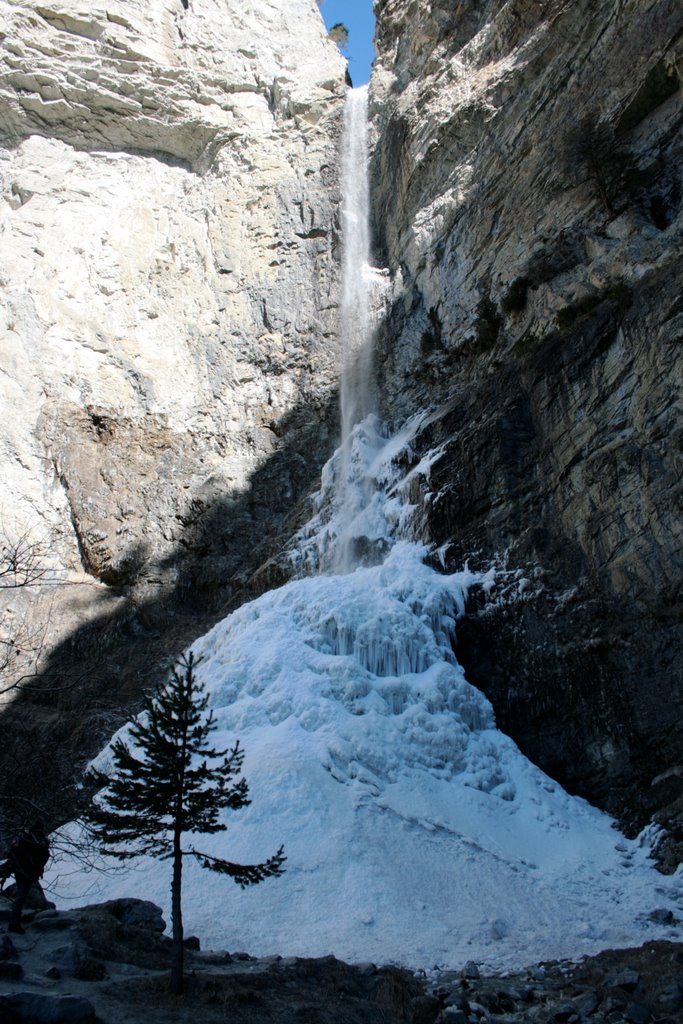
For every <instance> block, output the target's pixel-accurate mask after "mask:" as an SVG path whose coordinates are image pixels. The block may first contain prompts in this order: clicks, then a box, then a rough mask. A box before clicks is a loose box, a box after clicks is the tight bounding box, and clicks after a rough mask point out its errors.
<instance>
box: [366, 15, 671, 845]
mask: <svg viewBox="0 0 683 1024" xmlns="http://www.w3.org/2000/svg"><path fill="white" fill-rule="evenodd" d="M375 6H376V11H377V16H378V29H377V39H378V45H379V59H378V62H377V66H376V70H375V73H374V75H373V85H372V105H373V109H374V126H375V133H376V138H377V145H376V150H375V158H374V167H373V179H374V205H375V217H376V235H377V246H378V257H379V259H382V260H383V261H385V262H386V264H387V265H388V266H389V268H390V270H391V273H392V277H393V281H394V292H393V301H392V305H391V308H390V311H389V315H388V318H387V320H386V321H385V328H384V331H383V335H382V338H381V340H380V363H381V365H382V368H383V374H384V376H383V394H384V405H385V413H386V414H387V415H388V416H393V417H398V418H400V417H403V416H405V415H407V414H409V413H411V412H414V411H415V410H417V409H424V408H430V409H432V410H435V411H436V412H437V415H436V416H435V419H434V422H433V423H432V424H431V425H430V426H429V428H428V429H426V430H425V431H424V432H423V437H422V442H421V445H422V449H421V450H425V449H427V448H428V447H431V448H433V447H435V446H437V445H443V451H442V455H441V457H440V459H439V461H438V462H437V463H436V464H435V466H434V467H433V469H432V471H431V477H430V479H429V480H425V481H423V487H422V489H421V491H420V492H419V493H418V492H417V490H416V494H415V501H416V502H417V503H419V504H420V505H421V517H422V529H423V531H424V534H425V535H426V537H427V539H429V540H430V541H432V542H434V543H435V544H436V545H438V546H439V547H441V548H442V551H445V560H446V565H447V566H448V567H455V566H460V565H461V564H462V561H463V559H464V558H470V559H471V560H473V559H476V561H477V562H478V563H483V564H489V563H495V564H497V565H498V566H499V568H500V569H501V570H502V571H501V574H500V576H499V581H501V583H500V585H499V587H497V588H495V589H494V590H493V591H492V592H491V593H490V594H488V595H484V594H481V595H479V599H478V602H477V606H473V607H472V609H471V614H470V615H468V617H467V618H466V620H465V621H464V622H463V623H462V624H461V626H460V629H459V657H460V658H461V660H462V661H463V663H464V664H465V666H466V669H467V672H468V676H469V678H470V679H471V681H472V682H473V683H475V684H476V685H478V686H480V687H481V688H482V689H484V690H485V692H486V693H487V694H488V695H489V696H490V697H491V698H492V700H493V701H494V704H495V707H496V710H497V716H498V721H499V724H500V726H501V728H503V729H504V730H506V731H508V732H510V733H511V734H512V735H513V736H514V738H515V739H516V740H517V741H518V742H519V744H520V746H521V747H522V749H523V750H524V751H525V753H527V755H528V756H529V757H531V758H532V759H533V760H534V761H536V762H537V763H538V764H540V765H541V766H542V767H544V768H546V769H547V770H548V772H549V773H550V774H551V775H553V776H555V777H557V778H559V779H560V780H561V781H562V782H563V783H564V784H565V786H567V788H569V789H570V791H573V792H579V793H581V794H583V795H585V796H587V797H588V798H590V799H591V800H593V801H595V802H597V803H598V804H600V805H602V806H603V807H605V808H608V809H609V810H610V811H612V812H613V813H616V814H618V815H621V817H622V820H626V821H627V822H629V823H630V824H631V825H632V826H633V827H640V826H642V825H643V824H644V823H645V822H646V821H647V820H648V818H649V816H650V815H651V814H652V813H659V815H660V819H661V820H662V821H666V822H667V824H668V827H669V828H670V830H671V835H670V840H669V843H670V846H669V849H670V856H671V858H672V862H674V861H675V859H676V854H675V851H674V846H675V838H676V835H677V836H678V839H679V840H680V839H681V838H683V833H682V832H681V828H682V827H683V820H682V817H681V815H682V808H683V804H682V803H681V795H680V794H681V788H680V786H681V779H682V778H683V766H682V765H681V750H682V749H683V725H682V721H681V718H682V716H681V703H682V701H683V690H682V689H681V685H682V681H681V671H680V665H681V661H680V652H681V591H680V585H681V579H682V573H681V553H682V551H683V544H682V540H683V536H682V530H681V518H680V494H681V461H680V439H681V418H680V397H681V392H680V387H681V381H682V380H683V365H682V357H683V346H682V345H681V337H682V333H681V332H682V329H683V305H682V304H681V268H680V253H681V241H682V237H681V236H682V233H683V216H682V213H681V186H682V184H683V182H682V181H681V167H683V161H682V159H681V158H682V155H683V137H682V133H681V127H682V125H683V105H682V104H681V86H680V76H681V68H682V67H683V65H682V64H681V44H682V33H683V12H682V11H681V7H680V5H679V4H677V3H676V2H675V0H657V2H655V0H634V2H628V0H627V2H623V3H617V4H615V3H612V2H611V0H610V2H608V0H605V2H595V0H575V2H571V3H567V2H563V0H533V2H532V0H510V2H507V3H502V2H500V0H488V2H485V3H473V2H469V0H468V2H465V3H460V4H451V3H444V2H440V0H435V2H433V3H431V4H429V5H423V4H418V3H416V2H405V0H379V2H378V3H376V5H375ZM420 454H421V451H417V452H416V456H417V457H418V458H419V456H420Z"/></svg>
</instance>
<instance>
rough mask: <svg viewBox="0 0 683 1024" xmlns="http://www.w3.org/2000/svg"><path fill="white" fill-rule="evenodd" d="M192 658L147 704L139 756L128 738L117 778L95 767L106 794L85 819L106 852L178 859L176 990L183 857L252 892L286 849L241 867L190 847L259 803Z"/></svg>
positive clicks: (134, 734)
mask: <svg viewBox="0 0 683 1024" xmlns="http://www.w3.org/2000/svg"><path fill="white" fill-rule="evenodd" d="M195 665H196V662H195V660H194V659H193V656H192V654H191V653H190V654H189V655H188V656H187V657H186V658H185V657H184V658H182V659H181V661H180V663H179V666H178V667H176V668H174V669H173V670H172V673H171V678H170V680H169V682H168V685H167V686H166V687H165V688H164V689H161V690H160V691H159V692H158V693H157V694H156V695H155V696H154V697H152V698H149V699H148V700H147V701H146V702H145V708H144V712H145V713H144V714H143V715H141V716H140V717H139V718H138V719H137V720H136V721H135V722H134V723H132V725H131V726H130V730H129V734H130V737H131V740H132V741H133V742H134V744H135V748H136V749H135V752H133V751H131V749H130V748H129V747H128V746H127V744H126V743H124V741H123V740H122V739H118V740H115V742H114V743H113V744H112V748H111V753H112V759H113V762H114V770H113V773H112V774H111V775H107V774H104V773H103V772H100V771H96V770H94V769H91V770H90V772H89V773H88V778H89V780H90V781H92V782H94V783H95V785H97V786H98V787H99V788H100V792H99V793H98V794H97V796H96V798H95V799H94V800H93V802H92V803H91V804H90V806H89V808H88V810H87V811H86V814H85V815H84V818H85V822H86V824H87V826H88V827H89V829H90V831H91V832H92V834H93V836H94V838H95V840H96V841H97V843H98V845H100V847H101V848H102V849H103V851H104V852H105V853H108V854H110V855H111V856H113V857H117V858H119V859H121V860H124V859H127V858H130V857H137V856H140V855H141V854H147V855H149V856H152V857H158V858H159V859H161V860H171V861H172V862H173V870H172V882H171V918H172V926H173V947H172V959H171V989H172V991H173V992H174V993H180V992H182V985H183V949H184V947H183V919H182V903H181V893H182V866H183V857H187V856H191V857H195V858H196V859H197V860H198V861H199V862H200V864H201V865H202V867H205V868H208V869H209V870H211V871H217V872H220V873H221V874H225V875H229V876H230V877H231V878H232V879H233V881H235V882H236V883H237V884H238V885H240V886H241V887H242V888H244V887H245V886H247V885H256V884H257V883H258V882H262V881H263V880H264V879H265V878H269V877H272V876H277V875H281V874H282V872H283V870H284V869H283V863H284V861H285V856H284V852H283V848H282V847H280V849H279V850H278V851H277V853H276V854H274V856H272V857H270V858H269V859H268V860H266V861H264V863H262V864H235V863H233V862H232V861H227V860H222V859H221V858H219V857H214V856H211V855H210V854H206V853H202V852H200V851H199V850H196V849H195V848H194V847H193V846H190V847H189V848H188V849H185V848H184V843H183V837H184V836H185V835H186V834H188V833H189V834H193V833H194V834H197V833H214V832H222V831H224V830H225V829H226V825H224V824H223V823H222V822H221V821H220V820H219V812H220V811H222V810H223V809H225V808H230V809H232V810H237V809H238V808H240V807H245V806H246V805H247V804H249V803H250V802H251V801H250V800H249V797H248V792H249V791H248V786H247V783H246V780H245V779H244V778H240V779H239V780H236V776H237V775H239V773H240V771H241V768H242V763H243V761H244V752H243V751H242V749H241V747H240V745H239V741H238V742H236V743H235V745H234V746H233V748H232V749H231V750H223V751H218V750H215V749H214V748H213V747H211V746H210V745H208V743H207V738H208V736H209V734H210V733H211V732H212V731H213V730H214V729H215V728H216V725H215V722H214V718H213V713H212V712H208V714H207V712H206V707H207V703H208V696H207V695H206V693H205V692H204V690H203V687H202V686H201V684H199V683H198V682H197V680H196V677H195Z"/></svg>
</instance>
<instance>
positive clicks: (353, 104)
mask: <svg viewBox="0 0 683 1024" xmlns="http://www.w3.org/2000/svg"><path fill="white" fill-rule="evenodd" d="M341 172H342V298H341V315H340V325H339V336H340V349H341V375H340V412H341V446H340V456H341V458H340V459H339V462H338V466H337V472H336V474H335V505H336V507H337V509H338V510H339V519H338V522H339V525H340V530H339V533H338V535H337V540H336V546H335V552H334V557H333V560H332V569H333V571H334V572H337V573H346V572H350V571H351V570H352V569H354V568H355V567H356V565H357V556H356V547H357V544H356V541H357V537H356V536H355V534H354V527H353V524H354V521H355V520H357V518H358V514H359V510H361V509H362V508H363V507H364V506H365V505H366V504H367V503H368V502H369V501H370V499H371V491H372V484H371V482H370V481H369V480H367V479H366V478H365V475H364V468H365V467H366V466H367V460H366V459H364V458H362V457H361V458H360V459H359V457H358V452H357V451H356V452H354V438H353V433H354V428H357V426H358V424H359V423H360V422H361V421H362V420H364V419H365V418H366V417H368V416H369V414H370V413H371V412H372V411H373V409H374V404H375V401H374V399H375V396H374V387H373V381H374V372H373V345H372V341H373V333H374V324H375V321H376V319H377V307H378V294H377V293H378V283H379V281H381V280H382V276H383V275H382V272H381V271H377V270H376V269H374V268H373V267H372V266H371V264H370V186H369V175H368V87H367V86H362V87H361V88H359V89H350V90H349V91H348V93H347V99H346V106H345V108H344V130H343V134H342V152H341ZM378 425H379V421H378V420H377V419H376V417H375V418H374V420H373V425H372V426H371V427H369V428H368V427H367V426H366V429H365V436H364V439H363V442H362V443H363V446H364V447H365V449H366V451H367V449H368V446H370V447H371V448H372V447H377V448H378V447H379V446H380V443H379V442H380V433H379V432H378V431H377V429H376V428H377V426H378ZM354 463H359V464H358V465H356V464H354Z"/></svg>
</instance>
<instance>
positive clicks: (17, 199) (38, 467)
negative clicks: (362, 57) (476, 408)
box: [0, 0, 345, 790]
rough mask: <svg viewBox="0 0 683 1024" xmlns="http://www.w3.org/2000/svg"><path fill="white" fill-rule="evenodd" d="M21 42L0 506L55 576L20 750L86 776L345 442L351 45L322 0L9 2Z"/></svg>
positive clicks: (20, 639) (13, 662) (15, 641)
mask: <svg viewBox="0 0 683 1024" xmlns="http://www.w3.org/2000/svg"><path fill="white" fill-rule="evenodd" d="M293 26H296V30H295V31H294V29H293ZM0 38H1V39H2V54H1V60H2V64H1V68H0V143H1V146H2V148H1V149H0V231H1V232H2V247H1V248H0V283H1V285H2V287H1V289H0V365H1V366H2V371H3V372H2V386H1V388H0V413H1V418H2V445H1V447H0V523H1V525H2V531H3V537H4V538H8V539H9V540H10V542H12V543H13V542H16V541H17V539H19V540H20V541H21V542H22V543H24V544H25V545H26V546H27V547H28V548H29V549H30V550H31V551H32V552H33V553H34V555H35V557H36V559H37V560H38V561H39V562H40V564H41V569H42V570H43V574H42V578H41V580H40V582H41V584H42V585H41V586H34V587H29V588H24V589H20V590H16V589H15V590H12V592H11V593H9V592H8V594H9V598H10V600H9V601H6V602H4V604H5V607H4V608H3V616H4V617H5V618H4V620H3V628H2V638H3V640H7V641H8V643H12V647H11V648H8V647H7V645H6V644H5V646H3V651H4V650H6V649H7V650H9V651H10V655H11V656H10V657H9V664H8V665H7V666H6V672H5V674H4V675H3V681H4V685H5V687H6V686H7V685H9V684H11V682H12V681H14V680H16V679H18V678H21V677H22V676H24V677H28V678H24V683H23V697H22V698H21V700H18V699H17V691H16V690H12V691H10V692H9V693H6V694H5V700H6V701H7V700H9V701H10V702H11V706H10V707H9V708H7V709H6V710H5V720H4V729H3V733H4V735H5V736H7V737H8V745H7V747H6V749H5V751H4V753H3V756H4V759H5V761H4V763H5V766H6V771H10V772H11V773H13V775H12V777H13V778H15V779H16V778H17V777H18V778H24V777H25V776H26V775H27V774H33V770H32V771H31V772H30V773H28V772H27V771H26V768H25V761H26V757H27V752H28V751H36V750H39V751H40V752H41V753H40V755H38V754H37V753H36V754H32V755H31V757H32V758H33V759H35V758H36V757H40V761H41V763H40V765H38V767H37V774H38V775H39V776H42V775H43V771H44V768H45V766H46V765H48V764H49V765H51V766H53V767H52V768H51V770H53V771H54V772H55V776H56V782H55V787H54V788H55V789H56V790H59V789H60V785H61V782H62V781H63V780H62V779H61V775H60V770H59V769H58V768H54V766H59V765H60V764H61V763H62V762H63V761H64V762H66V763H65V765H64V777H65V778H68V777H69V775H70V772H71V770H72V760H73V756H74V750H75V749H78V748H80V749H81V750H82V751H83V753H84V754H85V753H86V752H87V751H92V750H93V746H94V745H96V744H98V743H99V742H101V740H102V739H103V738H104V737H105V736H106V735H107V734H108V731H109V730H110V728H111V724H112V722H113V721H115V720H117V716H118V715H120V714H122V713H125V710H124V709H125V706H126V704H127V702H129V701H134V700H135V699H137V697H138V695H139V692H140V689H141V686H142V685H145V683H149V682H150V681H151V680H153V679H154V678H155V676H156V675H158V673H159V670H160V668H162V667H163V665H164V664H167V663H168V661H169V659H173V657H174V656H175V655H177V653H178V652H179V650H180V649H182V647H183V646H184V645H185V644H186V643H187V642H189V640H191V639H193V638H194V637H195V636H197V635H199V634H201V633H202V632H203V631H204V630H205V629H206V628H207V627H208V625H210V624H212V623H213V621H215V619H216V618H217V617H219V609H221V608H223V607H225V606H226V605H230V604H231V603H234V602H235V601H237V600H238V598H237V597H236V596H235V595H236V593H237V592H239V591H240V590H241V589H242V588H243V587H244V586H245V584H246V581H248V579H249V578H250V577H251V576H252V574H253V573H254V571H255V570H256V568H257V567H258V566H259V565H260V564H261V563H263V562H264V561H266V560H267V558H268V556H269V554H271V552H272V551H273V550H275V549H276V548H277V546H278V543H279V540H278V538H281V536H282V534H283V532H284V531H286V529H289V527H287V526H286V524H287V522H288V521H289V519H290V518H291V517H292V515H295V513H296V508H297V503H298V501H299V500H300V498H301V497H302V496H304V495H305V494H307V493H308V492H309V491H310V490H311V488H312V487H313V486H314V485H315V482H316V480H317V478H318V476H319V471H320V466H321V464H322V463H323V461H324V460H325V458H327V456H328V454H329V451H330V449H331V448H332V447H333V446H334V436H335V432H336V419H337V412H336V404H337V403H336V388H337V371H336V365H337V353H336V308H337V304H338V290H339V282H338V276H339V275H338V262H339V260H338V254H337V251H336V250H337V245H338V233H339V226H338V183H337V179H338V172H337V163H338V135H339V132H340V130H341V114H342V109H343V102H344V95H345V83H344V76H345V61H344V60H343V59H342V57H341V55H340V54H339V52H338V50H337V48H336V46H335V45H334V44H333V43H331V42H330V41H329V40H328V39H327V37H326V32H325V28H324V25H323V22H322V19H321V17H320V14H319V11H318V8H317V6H316V4H315V2H314V0H286V2H285V0H263V2H259V3H248V4H244V3H242V2H234V3H233V2H229V3H226V2H224V0H221V2H219V0H209V2H202V3H201V4H200V3H194V2H192V3H190V2H188V0H152V2H149V0H144V2H143V0H134V2H130V0H126V2H123V0H111V2H109V0H107V3H106V4H105V3H96V2H89V0H83V2H81V3H77V4H73V3H71V2H69V3H59V2H57V3H50V2H48V3H43V2H40V3H39V2H37V0H36V2H27V0H16V2H14V0H9V2H6V3H5V2H3V4H2V5H1V9H0ZM2 582H7V580H6V579H5V580H3V581H2ZM26 702H28V703H29V706H28V707H26V706H25V704H26ZM76 711H77V712H78V713H77V714H76V713H75V712H76ZM110 714H111V715H113V716H114V717H113V718H110V717H109V716H110ZM8 765H9V768H8V767H7V766H8ZM38 785H40V780H38Z"/></svg>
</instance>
